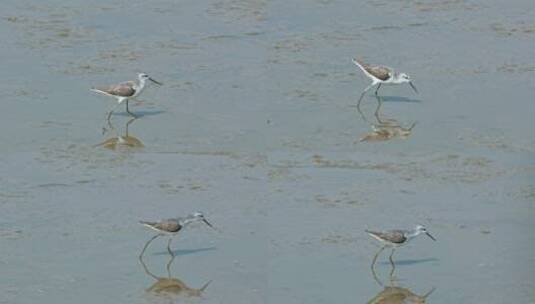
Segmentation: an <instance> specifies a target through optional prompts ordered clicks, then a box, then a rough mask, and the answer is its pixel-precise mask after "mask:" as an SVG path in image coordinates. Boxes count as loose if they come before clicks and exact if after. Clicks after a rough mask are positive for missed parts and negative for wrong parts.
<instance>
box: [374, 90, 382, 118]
mask: <svg viewBox="0 0 535 304" xmlns="http://www.w3.org/2000/svg"><path fill="white" fill-rule="evenodd" d="M375 97H377V108H376V109H375V113H374V115H375V119H377V123H379V124H380V125H383V121H382V120H381V118H380V112H381V107H382V106H383V101H382V100H381V97H379V95H376V96H375Z"/></svg>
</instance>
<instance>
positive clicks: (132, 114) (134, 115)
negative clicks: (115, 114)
mask: <svg viewBox="0 0 535 304" xmlns="http://www.w3.org/2000/svg"><path fill="white" fill-rule="evenodd" d="M126 112H127V113H128V114H130V115H131V116H132V117H137V115H136V114H134V113H132V112H130V110H129V109H128V99H127V100H126Z"/></svg>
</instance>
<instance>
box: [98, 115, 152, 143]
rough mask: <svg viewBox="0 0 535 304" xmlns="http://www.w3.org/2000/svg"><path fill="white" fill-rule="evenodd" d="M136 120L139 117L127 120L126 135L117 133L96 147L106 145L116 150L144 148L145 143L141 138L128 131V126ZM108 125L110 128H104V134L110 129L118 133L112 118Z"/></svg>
mask: <svg viewBox="0 0 535 304" xmlns="http://www.w3.org/2000/svg"><path fill="white" fill-rule="evenodd" d="M136 120H137V117H134V118H132V119H130V120H128V121H127V122H126V126H125V134H124V135H119V134H116V135H115V136H113V137H110V138H108V139H106V140H105V141H103V142H101V143H100V144H97V145H95V147H104V148H106V149H110V150H114V151H118V150H128V149H135V148H143V147H144V145H143V143H142V142H141V140H139V139H138V138H136V137H134V136H132V135H130V134H129V133H128V127H129V126H130V124H132V123H133V122H134V121H136ZM108 126H109V128H103V134H105V133H107V132H108V131H114V132H115V133H117V132H116V131H115V127H114V126H113V125H112V123H111V121H110V120H108Z"/></svg>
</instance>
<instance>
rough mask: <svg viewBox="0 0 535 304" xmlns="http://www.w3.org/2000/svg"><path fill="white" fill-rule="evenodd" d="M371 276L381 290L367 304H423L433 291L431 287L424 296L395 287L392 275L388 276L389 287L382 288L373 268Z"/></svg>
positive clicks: (382, 285)
mask: <svg viewBox="0 0 535 304" xmlns="http://www.w3.org/2000/svg"><path fill="white" fill-rule="evenodd" d="M372 274H373V278H374V279H375V281H376V282H377V284H379V286H381V287H383V290H381V291H380V292H379V293H378V294H377V295H376V296H375V297H373V299H371V300H369V301H368V302H367V303H368V304H424V303H426V301H427V298H428V297H429V296H430V295H431V294H432V293H433V291H435V288H434V287H433V288H432V289H431V290H429V291H428V292H427V293H426V294H424V295H418V294H415V293H414V292H412V291H411V290H410V289H408V288H404V287H399V286H395V284H394V279H393V277H392V274H391V275H390V286H384V284H383V283H382V282H381V281H380V280H379V278H378V277H377V274H376V273H375V269H374V268H373V266H372Z"/></svg>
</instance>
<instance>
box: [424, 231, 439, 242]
mask: <svg viewBox="0 0 535 304" xmlns="http://www.w3.org/2000/svg"><path fill="white" fill-rule="evenodd" d="M425 234H427V236H428V237H430V238H431V239H432V240H433V241H436V239H435V238H434V237H433V236H432V235H431V234H430V233H429V232H426V233H425Z"/></svg>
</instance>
